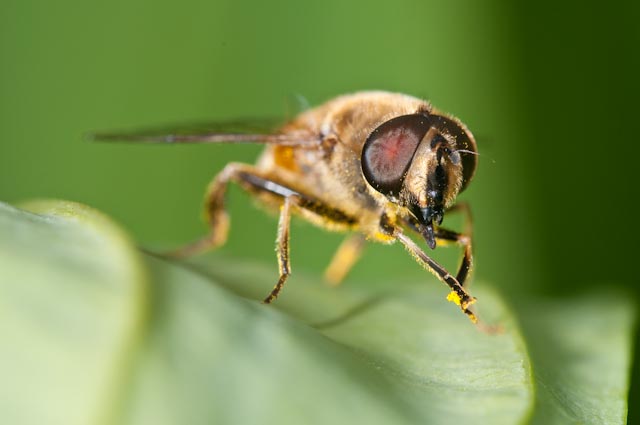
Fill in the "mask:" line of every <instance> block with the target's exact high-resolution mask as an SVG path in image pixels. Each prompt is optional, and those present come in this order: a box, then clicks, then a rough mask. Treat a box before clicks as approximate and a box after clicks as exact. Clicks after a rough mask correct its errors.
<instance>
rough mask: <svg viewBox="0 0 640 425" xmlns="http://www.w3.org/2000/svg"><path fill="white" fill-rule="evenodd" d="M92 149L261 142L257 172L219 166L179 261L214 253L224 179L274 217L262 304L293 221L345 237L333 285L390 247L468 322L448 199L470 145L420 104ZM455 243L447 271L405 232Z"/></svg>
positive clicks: (333, 111)
mask: <svg viewBox="0 0 640 425" xmlns="http://www.w3.org/2000/svg"><path fill="white" fill-rule="evenodd" d="M93 139H95V140H102V141H117V140H121V141H133V142H147V143H261V144H265V145H266V147H265V149H264V151H263V153H262V155H261V156H260V158H259V159H258V161H257V163H256V164H255V165H249V164H242V163H229V164H227V166H226V167H225V168H224V169H223V170H222V171H221V172H220V173H219V174H218V175H217V176H216V177H215V178H214V179H213V181H212V182H211V184H210V185H209V188H208V190H207V194H206V200H205V204H206V205H205V215H206V218H207V221H208V224H209V227H210V233H209V234H208V235H207V236H206V237H204V238H203V239H201V240H199V241H197V242H195V243H192V244H190V245H187V246H185V247H183V248H182V249H179V250H177V251H176V252H174V253H173V254H174V255H175V256H188V255H192V254H196V253H199V252H202V251H205V250H208V249H213V248H216V247H219V246H221V245H222V244H224V243H225V241H226V239H227V231H228V228H229V218H228V215H227V213H226V211H225V192H226V189H227V186H228V184H229V183H230V182H234V183H236V184H238V185H239V186H240V187H242V188H243V189H244V190H246V191H247V192H249V193H250V194H252V195H253V196H255V197H256V198H257V199H258V200H259V201H260V202H262V203H264V204H266V205H268V206H271V207H274V208H276V209H278V208H279V210H280V217H279V223H278V231H277V239H276V242H277V260H278V267H279V272H280V277H279V279H278V281H277V283H276V284H275V286H274V287H273V289H272V291H271V292H270V293H269V294H268V296H267V297H266V298H265V299H264V303H267V304H268V303H271V302H272V301H274V300H275V299H276V297H277V296H278V294H279V293H280V291H281V290H282V288H283V286H284V284H285V281H286V280H287V278H288V277H289V275H290V273H291V267H290V264H289V222H290V218H291V216H292V215H293V214H297V215H299V216H301V217H302V218H303V219H305V220H308V221H310V222H311V223H313V224H315V225H317V226H320V227H322V228H325V229H328V230H332V231H340V232H348V233H349V235H348V236H347V238H346V239H345V240H344V242H343V243H342V245H341V246H340V247H339V248H338V250H337V252H336V254H335V256H334V258H333V260H332V261H331V263H330V264H329V267H328V268H327V272H326V277H327V279H328V280H329V281H330V282H334V283H337V282H339V281H340V280H341V279H342V278H343V277H344V276H345V275H346V274H347V272H348V271H349V269H350V268H351V266H352V265H353V264H354V263H355V262H356V261H357V259H358V258H359V255H360V251H361V250H362V248H363V246H364V243H365V241H367V240H369V241H375V242H381V243H384V244H391V243H394V242H400V244H402V245H403V246H404V247H405V248H406V249H407V251H409V253H410V254H411V255H412V256H413V257H414V258H415V260H416V261H417V262H418V263H420V264H421V265H422V266H423V267H424V268H426V269H427V270H429V271H430V272H431V273H433V274H434V275H435V276H436V277H437V278H438V279H439V280H441V281H442V282H444V283H445V284H446V285H448V286H449V288H450V289H451V292H450V293H449V296H448V297H447V299H448V300H449V301H452V302H454V303H455V304H457V305H458V306H459V307H460V308H461V309H462V311H463V312H464V313H465V314H466V315H467V316H468V317H469V319H471V321H472V322H473V323H477V322H478V319H477V316H476V315H475V314H474V312H473V311H472V310H471V309H470V306H471V305H472V304H473V303H474V302H475V301H476V299H475V298H474V297H472V296H471V295H470V294H469V293H468V292H467V290H466V288H465V282H466V281H467V278H468V275H469V272H470V270H471V266H472V252H471V225H470V224H471V222H470V214H469V210H468V207H467V206H466V204H458V205H456V204H455V202H454V201H455V199H456V196H457V195H458V194H459V193H460V192H462V191H463V190H464V189H465V188H466V187H467V185H468V184H469V182H470V181H471V179H472V177H473V175H474V172H475V169H476V163H477V158H476V155H477V153H476V142H475V140H474V138H473V135H472V134H471V132H470V131H469V130H468V129H467V127H466V126H465V125H464V124H462V123H461V122H460V121H459V120H458V119H456V118H454V117H452V116H450V115H446V114H443V113H441V112H439V111H438V110H437V109H435V108H433V107H432V106H431V105H430V104H429V103H428V102H426V101H423V100H420V99H417V98H414V97H411V96H407V95H403V94H398V93H388V92H380V91H371V92H360V93H354V94H349V95H344V96H340V97H337V98H335V99H332V100H330V101H328V102H326V103H325V104H323V105H321V106H318V107H316V108H314V109H310V110H308V111H306V112H303V113H301V114H300V115H298V116H297V117H296V118H295V119H293V120H291V121H290V122H288V123H287V124H285V125H284V126H282V127H281V128H280V129H279V130H278V131H276V132H273V133H266V132H263V133H256V132H254V133H241V132H230V131H228V130H223V131H211V132H168V133H162V134H159V133H154V132H138V133H120V134H118V133H107V134H96V135H93ZM454 210H461V211H462V212H464V213H467V218H468V220H467V223H468V224H467V226H466V230H465V231H464V232H462V233H458V232H454V231H452V230H448V229H445V228H444V227H441V223H442V221H443V218H444V215H445V212H451V211H454ZM408 233H413V234H416V235H417V236H419V237H420V238H422V239H423V240H424V242H425V243H426V245H427V246H428V247H429V248H430V249H434V248H435V247H436V245H438V244H451V243H453V244H457V245H458V246H460V247H462V251H463V255H462V261H461V263H460V266H459V268H458V271H457V274H456V275H455V276H454V275H452V274H450V273H449V272H448V271H447V270H446V269H445V268H444V267H442V266H441V265H439V264H438V263H437V262H435V261H434V260H432V259H431V257H430V256H429V255H427V253H426V252H425V251H424V250H423V249H422V248H420V246H419V245H418V244H417V243H416V242H414V241H413V240H412V239H411V238H410V237H409V235H408Z"/></svg>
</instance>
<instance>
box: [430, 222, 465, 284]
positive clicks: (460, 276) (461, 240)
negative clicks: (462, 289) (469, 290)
mask: <svg viewBox="0 0 640 425" xmlns="http://www.w3.org/2000/svg"><path fill="white" fill-rule="evenodd" d="M435 237H436V240H437V241H438V242H439V241H444V242H445V243H455V244H457V245H460V246H462V249H463V250H462V261H461V262H460V267H458V273H457V274H456V280H457V281H458V282H459V283H460V285H462V286H465V283H466V281H467V278H468V277H469V273H470V272H471V268H472V267H473V253H472V250H471V236H468V235H463V234H461V233H457V232H454V231H452V230H447V229H443V228H442V227H440V228H438V229H436V231H435Z"/></svg>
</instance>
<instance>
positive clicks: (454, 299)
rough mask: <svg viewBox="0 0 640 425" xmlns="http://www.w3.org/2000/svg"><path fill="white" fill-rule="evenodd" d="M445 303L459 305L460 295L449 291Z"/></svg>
mask: <svg viewBox="0 0 640 425" xmlns="http://www.w3.org/2000/svg"><path fill="white" fill-rule="evenodd" d="M447 301H449V302H452V303H454V304H455V305H460V295H458V294H457V293H456V292H455V291H451V292H449V295H447Z"/></svg>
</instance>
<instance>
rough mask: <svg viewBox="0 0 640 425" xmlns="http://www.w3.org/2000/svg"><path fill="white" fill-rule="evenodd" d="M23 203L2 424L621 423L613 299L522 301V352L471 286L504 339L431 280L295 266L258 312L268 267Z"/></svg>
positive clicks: (617, 307) (624, 361) (11, 218)
mask: <svg viewBox="0 0 640 425" xmlns="http://www.w3.org/2000/svg"><path fill="white" fill-rule="evenodd" d="M27 207H28V208H29V209H31V210H32V211H35V212H36V213H37V214H34V213H29V212H24V211H19V210H17V209H14V208H12V207H9V206H6V205H4V204H0V344H1V350H0V376H2V380H1V381H0V423H11V424H42V423H47V424H65V425H66V424H94V423H95V424H106V423H123V424H147V423H148V424H177V423H180V424H182V423H184V424H200V423H202V424H211V423H220V424H236V423H237V424H271V423H273V424H279V425H286V424H300V423H304V424H327V423H368V424H391V423H392V424H423V423H429V424H431V423H434V424H440V423H442V424H449V423H474V424H515V423H527V422H529V418H530V416H531V412H532V408H533V406H534V405H535V411H534V415H533V420H534V422H536V423H547V422H545V421H547V420H549V421H555V422H557V423H566V422H568V421H575V422H578V421H581V423H624V420H625V419H624V418H625V416H626V395H627V394H626V393H627V389H628V382H627V379H628V378H627V376H628V370H629V367H630V335H631V324H632V319H633V318H632V316H633V315H632V311H633V309H632V306H631V304H630V303H627V302H624V300H623V299H622V298H616V297H614V296H606V297H604V296H600V297H598V298H597V299H594V298H589V297H587V298H583V299H574V300H572V301H571V302H565V303H558V304H552V305H550V306H549V305H546V304H545V305H544V309H542V308H541V307H540V304H536V303H534V302H533V301H529V302H527V304H526V305H524V306H522V307H521V308H520V307H519V308H518V310H517V311H518V312H523V315H522V316H520V317H519V320H521V321H522V323H523V325H524V330H525V333H524V335H525V336H526V338H527V339H526V345H525V342H524V341H525V339H524V338H523V336H522V334H521V332H520V330H519V328H518V325H517V321H516V319H515V318H514V315H513V312H512V311H510V310H509V309H508V308H507V307H506V306H505V303H504V302H503V301H502V300H501V299H500V297H499V296H498V295H497V294H495V293H494V292H492V291H491V290H490V288H488V287H487V286H485V285H483V284H482V283H481V282H479V283H477V284H476V285H474V287H473V292H474V295H476V296H477V297H478V299H479V302H478V307H479V308H480V309H481V310H480V314H481V316H482V318H483V319H485V320H486V321H487V322H489V323H499V324H501V325H502V326H503V327H504V332H503V333H501V334H498V335H489V334H485V333H482V332H480V331H479V330H478V329H477V328H475V327H474V326H473V325H471V324H470V323H469V321H468V320H467V319H466V317H464V315H462V314H461V313H460V312H459V310H458V309H457V308H456V307H455V306H454V305H452V304H450V303H447V302H446V301H445V299H444V298H445V296H446V294H447V291H446V288H445V287H444V286H443V285H440V284H437V283H436V282H435V281H433V279H425V281H427V282H413V283H412V282H394V283H390V284H389V285H383V286H381V285H376V286H375V288H374V289H373V288H371V287H367V285H349V286H344V287H341V288H337V289H336V288H329V287H327V286H326V285H324V284H323V283H322V282H319V281H318V279H315V278H311V277H307V276H305V275H304V273H296V274H294V275H293V276H292V277H291V278H290V281H289V282H288V284H287V287H286V288H285V290H284V292H283V294H282V296H281V297H280V299H279V300H278V301H277V302H276V303H275V304H273V305H271V306H265V305H262V304H260V303H259V302H257V300H259V299H261V298H262V297H263V296H264V295H265V294H266V293H267V292H268V291H269V290H270V288H271V286H272V284H273V283H274V282H275V279H276V277H277V276H276V269H275V265H274V266H273V267H269V266H266V265H256V264H250V263H246V262H243V261H240V260H238V259H228V258H223V257H220V256H219V255H216V254H212V255H209V256H206V257H203V258H201V259H198V260H197V261H193V262H189V263H177V262H170V261H166V260H162V259H159V258H155V257H154V256H150V255H144V254H141V253H139V252H138V251H137V250H136V249H134V248H133V246H132V244H131V241H129V240H128V239H127V237H126V236H125V235H124V234H123V232H122V231H121V230H119V229H118V228H117V226H115V225H114V224H113V223H111V222H110V221H109V220H108V219H107V218H105V217H104V216H102V215H101V214H100V213H97V212H95V211H93V210H91V209H89V208H87V207H83V206H80V205H77V204H71V203H61V202H39V203H32V204H30V205H27ZM398 280H401V278H400V277H399V278H398ZM541 312H544V314H540V313H541ZM530 355H531V358H532V359H533V366H531V365H530V361H529V356H530ZM532 369H533V370H534V371H535V373H533V374H532ZM533 376H535V380H534V379H533ZM534 388H536V391H534ZM536 395H537V397H536Z"/></svg>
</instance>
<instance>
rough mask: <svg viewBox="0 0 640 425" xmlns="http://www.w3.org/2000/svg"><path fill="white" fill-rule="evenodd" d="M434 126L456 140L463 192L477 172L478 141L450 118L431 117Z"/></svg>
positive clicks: (461, 125)
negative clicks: (460, 164) (460, 163)
mask: <svg viewBox="0 0 640 425" xmlns="http://www.w3.org/2000/svg"><path fill="white" fill-rule="evenodd" d="M430 117H431V120H432V124H433V126H434V127H435V128H436V129H437V130H438V131H439V132H440V133H442V134H447V135H449V136H450V137H452V138H453V139H455V145H456V149H457V150H458V152H459V154H460V160H461V162H462V187H461V188H460V191H461V192H462V191H463V190H464V189H465V188H466V187H467V185H468V184H469V182H470V181H471V179H472V178H473V175H474V173H475V172H476V166H477V162H478V157H477V154H476V152H477V151H478V149H477V147H476V141H475V139H474V138H473V135H472V134H471V132H470V131H469V130H468V129H467V127H465V125H464V124H462V123H461V122H460V121H458V120H457V119H455V118H448V117H445V116H442V115H435V114H432V115H430Z"/></svg>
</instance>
